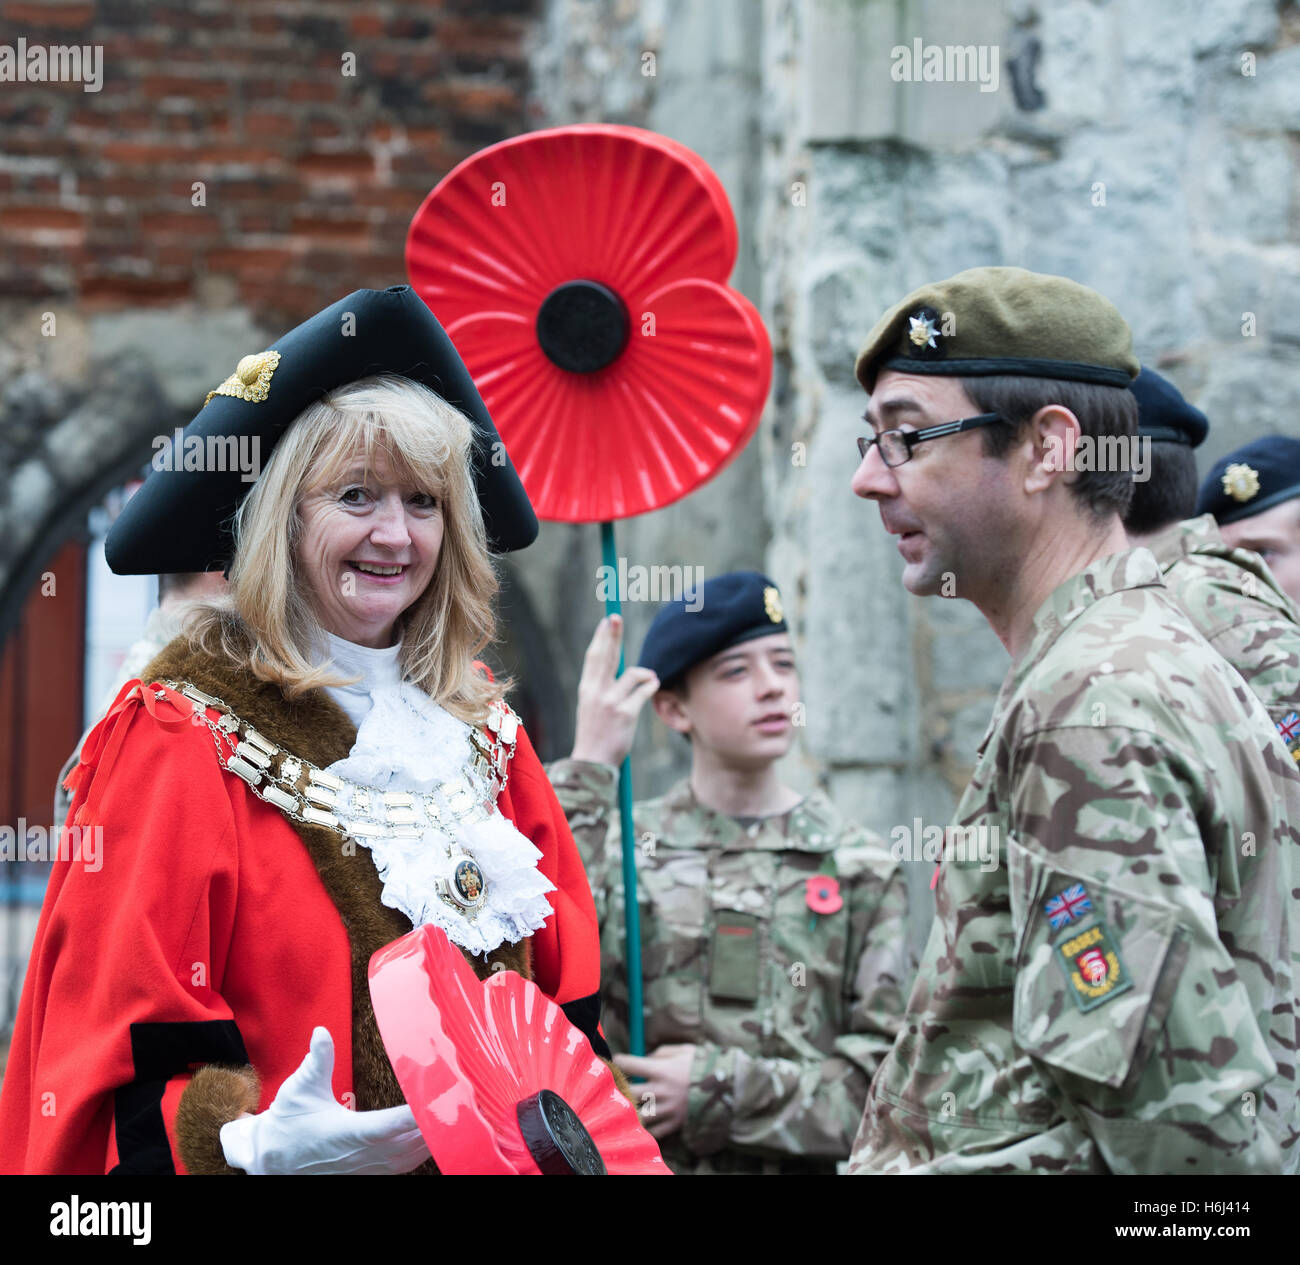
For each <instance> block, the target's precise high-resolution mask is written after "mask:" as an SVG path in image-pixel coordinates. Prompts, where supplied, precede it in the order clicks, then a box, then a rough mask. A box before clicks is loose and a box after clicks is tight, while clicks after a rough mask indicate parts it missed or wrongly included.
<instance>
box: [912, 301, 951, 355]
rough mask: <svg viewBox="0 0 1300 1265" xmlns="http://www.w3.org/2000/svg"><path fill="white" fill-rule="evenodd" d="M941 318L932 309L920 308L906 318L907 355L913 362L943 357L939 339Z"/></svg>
mask: <svg viewBox="0 0 1300 1265" xmlns="http://www.w3.org/2000/svg"><path fill="white" fill-rule="evenodd" d="M941 321H942V317H941V315H940V314H939V312H938V311H936V310H935V309H934V308H932V307H921V308H917V310H916V311H915V312H914V313H912V315H911V316H909V317H908V318H907V354H908V355H909V356H910V357H912V358H913V359H914V360H938V359H939V358H940V357H941V356H943V355H944V348H943V347H942V346H941V345H940V343H939V341H938V340H939V339H941V338H942V337H943V336H944V335H943V332H942V331H941V330H940V328H939V325H940V322H941Z"/></svg>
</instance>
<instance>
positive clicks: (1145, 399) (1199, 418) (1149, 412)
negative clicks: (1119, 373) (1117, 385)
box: [1129, 365, 1210, 448]
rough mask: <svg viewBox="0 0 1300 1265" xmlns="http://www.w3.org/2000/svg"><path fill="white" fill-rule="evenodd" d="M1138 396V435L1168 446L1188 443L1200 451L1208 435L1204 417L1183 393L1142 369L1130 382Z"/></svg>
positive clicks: (1167, 381) (1148, 370) (1154, 373)
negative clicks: (1169, 444) (1162, 442)
mask: <svg viewBox="0 0 1300 1265" xmlns="http://www.w3.org/2000/svg"><path fill="white" fill-rule="evenodd" d="M1129 390H1130V391H1132V392H1133V394H1134V395H1135V396H1136V397H1137V402H1138V434H1139V435H1145V436H1147V437H1148V438H1149V439H1160V440H1164V441H1165V442H1167V443H1174V444H1189V445H1190V446H1191V447H1193V448H1199V447H1200V445H1201V444H1202V443H1204V442H1205V437H1206V435H1208V434H1209V433H1210V423H1209V420H1208V419H1207V418H1206V416H1205V414H1204V413H1202V412H1201V410H1200V409H1198V408H1193V406H1192V405H1190V404H1188V402H1187V401H1186V400H1185V399H1183V396H1182V392H1181V391H1179V389H1178V388H1177V387H1176V386H1174V384H1173V383H1172V382H1170V381H1169V379H1168V378H1162V377H1161V376H1160V375H1159V374H1158V373H1157V372H1156V371H1155V370H1154V369H1148V368H1147V367H1146V366H1145V365H1143V366H1142V372H1141V373H1139V374H1138V376H1137V377H1136V378H1134V379H1133V381H1132V382H1131V383H1129Z"/></svg>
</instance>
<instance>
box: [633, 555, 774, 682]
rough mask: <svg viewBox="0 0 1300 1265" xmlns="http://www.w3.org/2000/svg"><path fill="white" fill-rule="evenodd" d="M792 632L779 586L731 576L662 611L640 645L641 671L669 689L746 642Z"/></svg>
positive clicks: (753, 575) (755, 576) (756, 577)
mask: <svg viewBox="0 0 1300 1265" xmlns="http://www.w3.org/2000/svg"><path fill="white" fill-rule="evenodd" d="M787 631H788V625H787V624H786V622H785V610H784V608H783V607H782V605H781V593H780V590H778V589H777V587H776V585H775V584H773V583H772V581H771V580H769V579H768V578H767V576H765V575H760V574H759V573H758V572H757V571H728V572H726V574H724V575H715V576H714V577H713V579H711V580H705V582H704V583H703V584H701V585H700V586H699V588H698V589H696V590H695V592H694V593H692V594H690V595H689V596H688V597H682V598H679V599H678V600H677V601H675V602H666V603H665V604H664V605H663V606H661V607H660V608H659V613H658V614H657V615H655V617H654V622H653V623H651V625H650V631H649V632H648V633H646V637H645V641H644V642H643V643H642V644H641V666H642V667H643V668H650V669H651V671H653V672H654V674H655V675H656V676H657V677H658V678H659V682H660V684H661V685H668V684H670V683H671V682H673V681H675V680H676V678H677V677H679V676H681V674H682V673H683V672H686V671H687V670H688V669H690V668H693V667H694V666H695V665H696V664H697V663H703V662H704V660H705V659H711V658H712V657H713V656H714V655H715V654H719V653H721V652H722V651H723V650H727V649H730V647H732V646H736V645H739V644H740V643H741V642H742V641H752V640H753V639H754V638H756V637H768V636H771V635H772V634H773V633H779V632H787Z"/></svg>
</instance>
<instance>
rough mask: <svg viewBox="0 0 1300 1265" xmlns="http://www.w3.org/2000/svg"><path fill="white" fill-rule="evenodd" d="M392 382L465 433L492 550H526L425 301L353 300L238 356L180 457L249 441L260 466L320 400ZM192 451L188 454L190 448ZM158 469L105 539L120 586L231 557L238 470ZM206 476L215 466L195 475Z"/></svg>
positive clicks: (470, 397) (403, 291) (240, 491)
mask: <svg viewBox="0 0 1300 1265" xmlns="http://www.w3.org/2000/svg"><path fill="white" fill-rule="evenodd" d="M380 373H392V374H398V375H400V376H401V377H404V378H410V379H412V380H413V381H415V382H419V383H423V384H424V385H425V386H427V387H429V388H430V389H431V390H433V391H435V392H437V394H438V395H440V396H442V398H443V399H444V400H446V401H447V402H448V403H449V404H452V405H454V406H455V407H456V408H458V409H460V410H461V411H462V412H463V413H464V414H465V415H466V416H467V417H468V418H469V420H470V422H471V423H472V424H473V428H474V447H473V454H472V464H473V470H474V483H475V486H476V488H477V490H478V497H479V503H480V504H481V506H482V508H483V520H484V523H485V525H486V527H487V536H488V545H489V548H491V549H492V550H494V551H495V552H497V553H508V552H510V551H511V550H515V549H523V548H524V547H525V546H527V545H530V544H532V542H533V541H534V540H535V539H536V538H537V515H536V514H534V513H533V507H532V505H531V504H530V503H529V500H528V494H527V493H526V492H525V491H524V486H523V484H522V483H521V482H520V481H519V476H518V474H517V473H516V472H515V468H514V466H513V465H512V464H511V463H510V458H509V456H508V454H506V450H505V445H504V444H502V443H501V437H500V436H499V435H498V434H497V429H496V426H494V425H493V422H492V418H491V417H490V416H489V414H488V411H487V408H486V406H485V405H484V403H483V400H482V398H481V397H480V396H479V393H478V389H477V387H475V385H474V380H473V379H472V378H471V377H470V375H469V370H467V369H466V368H465V365H464V363H463V362H462V360H461V358H460V354H459V353H458V352H457V351H456V348H455V347H454V346H453V345H452V341H451V339H450V338H448V337H447V335H446V333H445V332H444V330H443V328H442V326H441V325H439V324H438V321H437V319H436V318H435V317H434V315H433V313H432V312H431V311H430V310H429V308H428V306H427V305H426V304H425V302H424V300H423V299H421V298H420V296H419V295H418V294H417V293H416V292H415V291H414V290H413V289H412V288H411V287H410V286H406V285H400V286H389V288H388V289H387V290H356V291H354V292H353V293H352V294H349V295H348V296H347V297H346V298H344V299H340V300H339V301H338V302H337V303H334V304H332V305H331V306H329V307H327V308H326V309H325V310H324V311H322V312H317V313H316V315H315V316H313V317H312V318H311V319H310V320H307V321H304V322H303V323H302V324H301V325H299V326H297V327H296V328H294V329H291V330H290V331H289V332H288V333H287V334H285V335H284V336H283V337H282V338H278V339H276V341H275V342H273V343H272V344H271V346H270V347H269V348H267V350H266V351H264V352H261V353H260V354H258V355H252V356H245V357H244V358H243V360H241V361H240V362H239V366H238V368H237V369H236V370H235V372H234V373H233V374H231V375H230V377H228V378H227V379H226V380H225V381H224V382H223V383H221V385H220V386H218V387H217V388H216V389H215V390H214V391H212V392H210V393H209V395H208V398H207V400H206V401H205V402H204V405H203V407H202V408H201V409H200V410H199V412H198V415H197V416H196V417H195V418H194V420H193V421H192V422H190V424H189V425H188V426H187V427H186V428H185V434H184V438H183V441H182V445H181V448H184V447H186V446H188V447H189V448H190V449H191V450H197V451H200V452H202V451H222V445H221V443H220V442H215V443H214V444H212V445H209V444H208V440H209V438H212V439H213V440H214V441H218V440H220V439H224V440H225V441H226V444H227V445H229V447H228V448H227V449H226V451H232V450H233V444H231V440H238V439H240V438H242V439H243V440H244V441H245V447H246V448H247V441H249V440H251V439H252V438H254V437H256V439H257V441H258V449H257V455H258V459H259V461H260V462H261V463H262V464H263V465H264V464H265V463H266V461H267V460H269V458H270V455H271V451H272V449H273V448H274V447H275V445H276V443H277V442H278V441H279V439H280V436H281V435H283V434H284V432H285V430H286V429H288V427H289V424H290V423H291V422H292V421H293V420H294V419H295V418H296V417H297V416H298V415H299V414H300V413H301V412H302V411H303V409H305V408H307V406H308V405H310V404H313V403H315V402H316V401H317V400H319V399H321V398H322V397H323V396H324V395H325V394H326V393H327V392H329V391H332V390H335V389H336V388H338V387H341V386H345V385H346V384H347V383H349V382H355V381H357V380H358V379H360V378H368V377H370V376H371V375H373V374H380ZM195 440H198V441H199V443H198V444H196V443H195V442H194V441H195ZM173 452H174V454H175V455H174V457H173V458H172V459H169V460H164V461H160V460H159V458H160V457H163V456H164V455H165V454H163V453H158V454H156V455H155V458H154V463H153V464H154V468H153V469H152V470H151V471H150V472H149V477H148V478H147V479H146V480H145V482H144V485H143V486H142V487H141V488H140V489H139V491H137V492H136V494H135V495H134V496H133V497H132V498H131V499H130V500H129V501H128V502H127V504H126V506H125V508H124V509H123V510H122V513H121V514H120V515H119V516H118V518H117V520H116V521H115V522H114V523H113V526H112V528H111V529H110V530H109V533H108V538H107V539H106V540H105V542H104V556H105V558H106V559H107V561H108V565H109V567H110V568H112V570H113V571H115V572H117V574H118V575H154V574H162V573H165V572H180V571H219V570H222V569H224V568H225V567H227V566H228V565H229V564H230V560H231V557H232V554H233V552H234V537H233V535H232V534H231V532H232V520H233V517H234V514H235V511H236V510H237V509H238V508H239V504H240V502H241V501H242V500H243V499H244V497H245V496H247V495H248V493H249V492H250V491H251V490H252V487H253V482H251V481H248V480H246V478H245V475H246V473H247V471H246V470H241V469H239V468H238V467H237V463H235V462H222V463H217V464H224V465H230V466H234V467H236V468H231V469H224V470H216V469H201V470H200V469H189V470H186V469H184V468H183V466H184V464H186V463H185V461H184V459H183V458H182V456H181V449H179V448H174V449H173ZM196 464H204V465H208V464H212V463H207V462H204V463H196Z"/></svg>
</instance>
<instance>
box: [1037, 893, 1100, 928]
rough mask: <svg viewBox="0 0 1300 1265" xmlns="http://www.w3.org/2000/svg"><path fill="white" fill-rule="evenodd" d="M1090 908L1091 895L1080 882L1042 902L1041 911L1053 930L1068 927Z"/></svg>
mask: <svg viewBox="0 0 1300 1265" xmlns="http://www.w3.org/2000/svg"><path fill="white" fill-rule="evenodd" d="M1091 910H1092V897H1090V896H1089V895H1088V892H1087V889H1086V888H1085V887H1084V885H1083V884H1082V883H1075V884H1074V885H1073V886H1072V887H1067V888H1066V889H1065V891H1063V892H1060V893H1058V894H1057V895H1055V896H1053V897H1052V898H1051V899H1050V900H1048V901H1045V902H1044V903H1043V913H1045V914H1046V915H1047V917H1048V920H1049V921H1050V922H1051V924H1052V930H1053V931H1059V930H1060V929H1061V928H1062V927H1068V926H1069V925H1070V924H1071V923H1072V922H1073V921H1074V920H1075V919H1076V918H1082V917H1083V915H1084V914H1086V913H1089V912H1090V911H1091Z"/></svg>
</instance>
